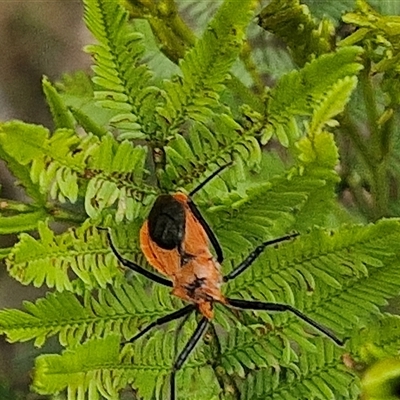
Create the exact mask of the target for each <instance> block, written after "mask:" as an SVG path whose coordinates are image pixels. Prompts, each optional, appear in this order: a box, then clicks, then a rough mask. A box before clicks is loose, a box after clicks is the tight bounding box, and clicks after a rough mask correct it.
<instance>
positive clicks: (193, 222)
mask: <svg viewBox="0 0 400 400" xmlns="http://www.w3.org/2000/svg"><path fill="white" fill-rule="evenodd" d="M194 207H195V206H194V204H193V202H192V201H191V200H190V198H189V197H188V196H186V195H185V194H183V193H176V194H174V195H162V196H160V197H159V198H158V199H157V200H156V202H155V204H154V206H153V208H152V210H151V212H150V214H149V218H148V219H147V221H146V222H145V223H144V224H143V226H142V229H141V231H140V244H141V248H142V251H143V253H144V254H145V256H146V258H147V260H148V262H149V263H150V264H151V265H152V266H153V267H155V268H156V269H157V270H158V271H160V272H161V273H162V274H164V275H167V276H169V277H170V278H171V279H172V285H173V291H172V294H174V295H176V296H178V297H180V298H181V299H183V300H186V301H190V302H192V303H194V304H196V305H197V307H198V310H199V311H200V313H201V314H203V315H204V316H205V317H207V318H208V319H211V318H212V317H213V313H212V303H213V302H220V303H225V299H224V297H223V296H222V293H221V290H220V288H221V284H222V275H221V271H220V270H221V268H220V264H219V262H218V261H217V260H215V259H214V256H213V255H212V254H211V252H210V250H209V247H208V236H207V233H206V231H205V229H204V228H203V224H204V223H205V222H203V221H204V220H200V221H199V220H198V219H197V218H196V216H195V215H194V213H193V211H192V210H193V208H194ZM219 252H220V253H221V250H219ZM221 254H222V253H221Z"/></svg>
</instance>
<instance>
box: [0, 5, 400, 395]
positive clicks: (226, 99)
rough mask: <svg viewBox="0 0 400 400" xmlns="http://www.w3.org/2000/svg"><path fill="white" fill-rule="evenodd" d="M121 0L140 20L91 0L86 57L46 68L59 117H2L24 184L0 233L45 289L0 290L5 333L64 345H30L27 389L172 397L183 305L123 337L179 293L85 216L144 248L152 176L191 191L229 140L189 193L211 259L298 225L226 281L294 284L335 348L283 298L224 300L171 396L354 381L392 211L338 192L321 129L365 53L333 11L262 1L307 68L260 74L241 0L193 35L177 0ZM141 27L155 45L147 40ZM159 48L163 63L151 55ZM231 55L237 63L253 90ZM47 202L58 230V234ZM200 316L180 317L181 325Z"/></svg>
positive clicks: (341, 108) (48, 92)
mask: <svg viewBox="0 0 400 400" xmlns="http://www.w3.org/2000/svg"><path fill="white" fill-rule="evenodd" d="M126 6H127V10H129V12H130V13H131V15H132V16H133V17H142V18H143V17H145V18H146V19H147V21H149V24H147V23H146V22H145V21H137V20H135V21H133V22H132V21H129V20H128V12H127V11H126V10H125V9H124V8H123V7H122V6H121V5H119V4H118V3H117V2H111V1H106V0H85V21H86V24H87V26H88V28H89V29H90V30H91V32H92V33H93V35H94V36H95V38H96V39H97V44H95V45H91V46H88V47H87V51H89V52H90V53H91V54H92V56H93V59H94V66H93V71H94V77H93V78H92V81H90V80H89V79H88V78H87V77H86V76H85V75H84V74H80V73H78V74H75V75H72V76H66V77H64V79H63V81H62V82H60V83H59V84H57V85H53V84H52V83H51V82H50V81H49V80H48V79H47V78H44V79H43V89H44V93H45V96H46V98H47V101H48V103H49V106H50V109H51V112H52V115H53V118H54V124H55V127H56V129H55V130H54V131H53V132H50V131H49V130H48V129H47V128H45V127H43V126H37V125H32V124H26V123H23V122H20V121H11V122H5V123H2V124H1V126H0V156H1V158H2V159H4V160H5V161H6V162H7V165H8V167H9V169H10V170H11V171H12V172H13V174H14V175H15V177H16V178H17V179H18V181H19V182H20V184H21V185H22V186H23V187H24V188H25V190H26V193H27V195H28V196H29V197H30V198H31V202H29V203H20V202H16V201H10V200H7V199H2V200H1V202H0V210H1V216H0V234H10V233H20V232H22V233H20V234H19V240H18V243H17V244H16V245H15V246H14V247H13V248H8V249H1V251H0V255H1V256H2V257H3V258H4V259H5V262H6V265H7V269H8V272H9V274H10V275H11V276H12V277H14V278H15V279H16V280H18V281H19V282H21V283H22V284H24V285H28V284H33V285H34V286H36V287H40V286H47V287H48V288H50V289H52V291H51V292H50V293H49V294H47V296H46V297H44V298H41V299H39V300H37V301H36V302H34V303H32V302H25V303H24V304H23V309H22V310H16V309H8V310H1V311H0V333H2V334H4V335H6V337H7V339H8V340H9V341H11V342H16V341H28V340H34V342H35V345H37V346H41V345H43V344H44V342H45V341H46V340H47V339H48V338H50V337H52V336H58V338H59V342H60V344H61V345H62V346H63V347H64V348H65V350H63V351H62V352H61V354H43V355H41V356H39V357H38V358H37V360H36V365H35V370H34V378H33V389H34V390H35V391H36V392H38V393H40V394H54V393H58V392H60V391H63V390H65V389H67V391H68V392H67V393H68V398H69V399H84V398H88V399H90V400H92V399H97V398H101V397H104V398H107V399H117V398H119V396H120V392H121V390H122V389H124V388H125V387H126V386H128V385H130V386H132V388H133V389H134V396H136V398H144V399H152V398H158V399H165V398H167V396H168V395H167V393H168V384H167V383H166V382H168V380H166V379H165V378H166V376H167V375H168V374H169V372H170V368H171V365H172V362H173V357H174V340H175V339H174V334H173V332H174V329H175V328H176V325H175V324H174V323H172V324H170V326H168V332H167V333H168V334H165V332H163V331H161V330H158V331H157V330H156V331H155V332H153V333H152V334H151V335H148V336H147V337H144V338H142V339H140V340H139V341H137V342H135V343H134V344H132V345H131V344H128V345H123V346H121V342H124V341H125V340H127V339H129V338H131V337H132V336H133V335H134V334H135V333H136V332H137V330H138V329H139V328H140V327H141V326H143V324H146V323H148V322H150V321H152V320H154V319H156V318H157V317H160V316H163V315H165V314H166V313H168V312H171V311H173V310H174V309H177V308H178V307H179V306H180V301H179V300H178V299H176V298H173V297H171V295H170V294H169V292H168V290H167V289H165V288H164V287H158V286H156V285H154V284H152V283H149V282H147V281H146V280H145V279H143V278H142V277H138V276H136V275H133V276H130V275H128V276H124V274H123V271H121V269H120V268H119V266H118V264H117V261H116V259H115V258H114V256H113V255H112V252H111V250H110V248H109V246H108V243H107V240H106V237H105V234H104V232H103V231H100V230H98V229H97V228H98V227H100V226H101V227H105V226H107V227H111V228H112V230H113V235H114V238H115V242H116V244H117V246H118V248H119V249H120V251H121V252H122V253H124V254H125V255H126V256H127V257H130V258H131V259H132V260H135V261H136V262H138V263H140V264H141V265H145V261H144V259H143V256H142V255H141V252H140V249H139V247H138V232H139V228H140V226H141V224H142V223H143V221H144V220H145V218H146V216H147V214H148V212H149V209H150V207H151V205H152V203H153V201H154V199H155V198H156V196H157V195H158V194H159V193H161V192H165V191H176V190H181V189H182V190H186V191H190V189H192V188H193V187H195V186H196V185H197V184H198V183H199V182H200V181H201V180H202V179H203V178H204V176H205V175H207V174H209V173H210V172H212V171H213V170H215V169H216V168H217V166H218V165H222V164H224V163H226V162H228V161H231V160H233V161H234V165H233V166H232V167H231V168H229V169H227V170H226V171H225V172H224V173H223V174H222V175H221V176H220V177H219V178H217V179H215V180H213V181H212V182H210V183H209V184H208V185H207V186H206V187H205V188H204V189H203V190H202V191H201V192H200V193H198V194H197V195H196V202H197V203H198V205H199V207H200V208H201V209H202V212H203V213H204V215H205V217H206V218H207V220H208V221H210V224H211V226H212V228H213V229H214V231H215V233H216V235H217V237H218V238H219V240H220V241H221V243H222V247H223V249H224V252H225V256H226V261H225V263H224V265H223V268H224V271H225V272H229V270H230V269H231V268H232V267H233V266H234V265H237V264H238V263H239V262H240V261H241V260H242V259H243V257H244V256H246V255H247V254H248V253H249V252H250V251H251V250H252V249H253V248H254V247H255V246H256V245H257V244H258V243H260V242H261V241H263V240H266V239H268V238H273V237H277V236H280V235H283V234H285V233H287V232H289V231H293V230H296V231H298V232H299V233H300V234H301V235H300V237H299V238H298V239H296V240H295V241H293V242H290V243H285V244H282V245H280V246H279V247H277V248H270V249H268V250H267V251H266V252H265V253H264V254H263V255H262V256H261V257H260V259H259V260H258V261H257V262H256V263H255V264H254V266H252V268H251V269H249V270H248V271H246V273H244V274H243V275H241V276H239V277H238V278H237V279H236V280H235V281H232V283H229V285H226V288H225V292H226V294H227V295H229V296H231V295H234V296H236V297H243V298H255V299H260V300H268V301H277V302H278V301H279V302H286V303H289V304H292V305H294V306H296V307H297V308H299V309H300V310H302V311H303V312H305V313H306V314H307V315H309V316H311V317H312V318H314V319H316V320H318V321H319V322H321V323H323V324H325V325H326V326H328V327H329V328H330V329H332V331H334V332H335V333H336V334H337V335H339V336H340V337H343V338H345V339H347V343H346V349H345V350H344V349H340V348H337V347H336V346H335V345H334V344H333V343H331V342H330V341H329V340H328V339H327V338H322V337H320V336H319V335H317V334H316V333H315V332H314V331H312V330H310V328H309V327H307V326H305V325H304V324H302V323H301V322H299V321H298V320H297V319H296V318H294V317H292V316H290V315H286V314H276V315H267V314H266V313H261V312H260V313H256V314H255V313H243V314H241V315H239V316H236V315H234V314H231V313H229V312H228V311H226V310H224V309H223V308H218V307H217V311H216V326H218V328H216V329H210V331H209V332H208V334H207V336H206V339H205V343H202V344H201V345H200V346H198V348H197V349H196V351H195V352H194V354H193V355H192V356H191V357H190V360H189V361H188V363H187V364H185V367H184V368H183V370H182V371H181V372H180V373H179V374H178V391H179V396H180V398H187V397H188V396H189V395H190V397H191V398H192V399H217V398H224V399H251V400H254V399H263V400H264V399H285V400H286V399H314V398H316V399H355V398H357V396H358V394H359V392H360V382H359V378H358V376H357V375H356V374H355V373H354V372H353V371H352V370H351V369H350V368H347V367H346V366H345V365H344V363H343V361H342V356H343V354H344V352H345V351H351V354H352V355H353V357H361V356H362V354H361V352H360V348H361V345H357V344H359V343H361V342H360V340H361V339H360V337H362V336H360V335H361V334H360V333H359V330H360V328H361V327H363V326H365V325H366V324H367V323H368V321H370V318H371V316H372V315H375V316H376V318H377V319H378V320H380V319H381V318H386V317H384V316H382V314H381V311H380V309H379V307H380V306H383V305H385V304H386V301H387V300H388V299H390V298H393V297H395V296H397V295H398V293H399V292H400V274H399V272H398V271H399V264H400V252H399V250H398V246H397V244H398V242H399V239H400V220H398V219H394V218H393V219H386V220H380V221H378V222H376V223H375V224H370V225H361V224H360V225H358V224H356V223H357V222H361V219H362V218H361V217H360V213H356V216H354V215H352V214H350V213H349V212H348V211H347V210H346V209H345V208H344V207H343V206H342V205H341V204H340V203H339V202H338V201H337V196H336V194H335V189H336V187H337V185H338V183H339V181H340V177H339V175H338V173H337V170H336V168H337V166H338V163H339V152H338V147H337V145H336V143H335V140H334V136H333V132H334V131H335V130H336V128H337V119H338V118H343V117H340V115H344V114H343V112H344V113H346V112H348V108H347V104H348V102H349V100H350V96H351V95H352V93H353V92H354V91H355V90H356V87H357V84H358V80H359V78H358V76H359V74H360V73H361V74H363V73H365V72H362V71H365V65H363V62H364V61H365V57H366V54H367V55H368V53H366V52H365V51H364V50H363V48H362V47H356V46H352V45H346V43H344V44H342V45H341V46H340V47H339V48H338V49H335V48H334V46H333V44H332V41H331V38H332V35H333V32H334V27H333V25H332V23H331V22H329V21H328V20H323V21H322V22H321V23H320V24H319V25H318V24H317V23H316V22H315V21H314V20H313V19H312V18H311V17H310V15H308V14H307V12H306V8H304V7H300V5H299V4H298V2H296V1H289V0H288V1H287V2H276V1H273V2H271V4H270V5H269V6H268V7H269V8H266V9H264V10H263V11H262V12H261V14H260V18H261V22H260V23H261V25H262V26H263V27H264V28H265V29H270V30H272V31H274V32H275V33H276V34H277V35H280V36H281V37H282V38H284V39H285V38H288V37H290V38H291V40H290V41H289V40H288V45H289V47H290V48H291V54H292V55H293V59H294V60H296V62H297V63H298V64H300V68H298V69H293V70H292V71H291V72H288V73H286V74H282V76H281V77H280V78H279V79H278V81H277V83H276V85H275V86H274V87H273V88H271V89H269V90H268V91H264V89H263V87H262V80H261V79H255V77H256V74H257V68H256V66H255V64H254V63H253V61H252V57H251V54H249V52H247V51H246V45H247V44H246V45H245V44H244V38H245V33H246V29H247V27H248V25H249V24H250V23H251V21H252V16H253V13H254V12H255V8H256V3H255V2H254V1H250V0H242V1H240V2H237V1H233V0H225V1H224V2H223V3H222V5H221V6H220V8H219V9H218V11H217V13H216V14H215V16H214V17H213V18H212V19H211V20H210V22H209V24H208V26H207V28H206V29H205V31H204V33H203V35H202V36H201V37H200V38H199V39H196V38H195V36H194V34H193V33H192V32H191V31H190V30H189V28H188V27H187V26H186V25H185V24H184V22H183V20H182V19H181V17H180V16H179V14H178V13H177V8H176V5H175V3H174V2H173V1H172V0H166V1H164V2H159V3H155V2H151V1H146V0H140V1H139V0H138V1H134V0H130V1H129V2H127V4H126ZM274 7H275V8H274ZM285 7H286V8H285ZM280 10H281V11H282V10H283V11H282V13H281V14H279V11H280ZM271 16H272V17H271ZM292 19H293V20H295V21H298V20H300V21H302V24H303V25H304V27H306V29H305V30H304V32H305V33H304V36H301V37H300V36H299V37H298V38H296V37H293V35H292V36H291V35H290V32H289V33H288V31H286V32H285V31H279V29H280V28H282V27H283V28H284V29H285V26H286V28H290V25H285V24H282V23H281V24H279V23H277V22H282V21H287V20H292ZM150 27H151V28H152V29H153V31H154V33H155V35H156V36H157V37H158V39H159V40H160V41H161V43H163V44H164V46H163V47H162V50H163V51H164V53H163V52H160V51H156V50H155V49H154V43H153V44H152V42H151V39H152V36H151V34H150ZM278 28H279V29H278ZM253 29H254V27H253ZM143 32H144V33H145V34H146V35H147V36H143ZM152 46H153V47H152ZM149 49H150V50H151V51H149ZM167 56H168V57H167ZM238 57H239V58H240V59H241V63H239V64H238V63H237V59H238ZM155 59H156V60H157V61H155ZM144 60H146V62H143V61H144ZM171 60H172V61H177V60H180V61H179V66H177V65H176V64H173V62H171ZM154 64H158V68H159V70H162V74H164V75H161V73H160V74H158V75H157V74H156V73H153V72H152V70H151V68H150V67H149V66H150V65H154ZM160 65H161V66H162V68H160ZM232 68H235V69H236V70H238V71H248V72H249V75H250V76H253V79H255V84H256V85H255V86H256V88H258V89H257V90H258V94H257V90H256V91H255V92H253V91H251V90H250V89H249V88H248V87H247V86H246V85H245V84H244V83H243V82H242V81H241V80H240V79H239V77H240V76H235V75H234V73H233V72H232ZM363 68H364V69H363ZM168 74H169V77H168V78H167V79H161V78H165V75H168ZM261 90H262V94H260V91H261ZM393 101H394V100H393ZM389 118H391V117H390V116H389ZM272 142H275V143H279V144H280V145H281V149H283V148H285V149H286V151H285V152H284V154H283V156H281V157H280V156H279V155H278V154H279V153H278V152H274V151H272V150H271V151H269V152H266V151H264V149H263V147H262V146H263V145H267V144H270V143H272ZM385 165H386V164H385ZM384 189H385V190H386V188H384ZM379 210H381V208H379ZM381 211H382V210H381ZM374 215H375V214H374ZM379 216H380V215H379ZM364 218H365V216H364ZM54 221H58V222H64V223H66V224H67V226H68V230H66V231H65V232H63V233H58V234H56V233H55V232H54V231H53V230H52V229H51V226H52V225H51V224H52V223H53V222H54ZM26 231H37V232H38V236H32V235H30V234H28V233H24V232H26ZM194 324H195V321H194V320H193V319H189V320H188V321H187V324H186V325H185V327H184V329H183V330H182V332H181V334H180V336H179V341H178V343H184V342H185V340H187V338H188V337H189V336H190V334H191V332H192V330H193V329H194ZM378 346H379V344H378ZM389 350H390V351H389V352H388V355H394V354H395V353H396V350H395V349H389Z"/></svg>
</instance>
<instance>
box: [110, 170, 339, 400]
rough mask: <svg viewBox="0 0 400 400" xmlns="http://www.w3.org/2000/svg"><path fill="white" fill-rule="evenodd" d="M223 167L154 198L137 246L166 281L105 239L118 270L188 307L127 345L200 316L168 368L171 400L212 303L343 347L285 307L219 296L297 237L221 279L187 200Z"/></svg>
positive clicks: (206, 230)
mask: <svg viewBox="0 0 400 400" xmlns="http://www.w3.org/2000/svg"><path fill="white" fill-rule="evenodd" d="M224 167H225V166H224ZM224 167H221V168H219V169H218V170H217V171H216V172H215V173H213V174H212V175H211V176H210V177H208V178H207V179H206V180H205V181H204V182H203V183H202V184H201V185H199V186H198V187H197V188H196V189H195V190H193V191H192V192H191V193H190V194H189V196H187V195H185V194H183V193H175V194H173V195H169V194H168V195H161V196H159V197H158V198H157V200H156V201H155V203H154V205H153V207H152V209H151V211H150V214H149V217H148V219H147V220H146V221H145V222H144V224H143V226H142V228H141V230H140V245H141V248H142V251H143V253H144V255H145V256H146V259H147V261H148V262H149V263H150V264H151V265H152V266H153V267H154V268H156V269H157V270H158V271H159V272H160V273H162V274H163V275H165V276H166V277H168V278H169V279H166V278H164V277H161V276H160V275H157V274H154V273H153V272H150V271H148V270H146V269H144V268H143V267H141V266H139V265H137V264H135V263H133V262H131V261H129V260H126V259H125V258H123V257H122V256H121V255H120V254H119V253H118V251H117V249H116V248H115V246H114V245H113V243H112V240H111V237H110V233H108V235H109V241H110V245H111V248H112V250H113V252H114V254H115V256H116V257H117V258H118V260H119V261H120V262H121V263H122V264H123V265H125V266H127V267H129V268H131V269H133V270H134V271H136V272H138V273H141V274H142V275H144V276H146V277H147V278H149V279H151V280H153V281H155V282H157V283H160V284H163V285H165V286H169V287H172V294H174V295H175V296H177V297H179V298H181V299H183V300H185V301H188V302H189V303H190V304H189V305H187V306H185V307H183V308H182V309H180V310H177V311H174V312H172V313H170V314H168V315H166V316H164V317H161V318H159V319H157V320H156V321H154V322H152V323H151V324H149V325H148V326H146V327H145V328H144V329H142V330H141V331H140V332H139V333H137V334H136V335H135V336H134V337H133V338H132V339H131V340H130V341H131V342H133V341H135V340H137V339H138V338H140V337H141V336H143V335H144V334H145V333H147V332H148V331H149V330H150V329H152V328H153V327H155V326H158V325H162V324H165V323H167V322H170V321H173V320H176V319H178V318H181V317H183V316H185V315H188V314H189V313H191V312H193V311H196V312H197V313H199V314H201V315H202V318H201V319H200V321H199V322H198V325H197V327H196V330H195V331H194V332H193V334H192V336H191V338H190V339H189V341H188V343H187V344H186V346H185V347H184V348H183V350H182V351H181V353H180V354H179V355H178V357H177V359H176V361H175V363H174V365H173V368H172V373H171V377H170V386H171V397H170V398H171V400H175V398H176V391H175V374H176V372H177V371H178V370H179V369H180V368H181V367H182V365H183V363H184V362H185V361H186V359H187V358H188V356H189V355H190V353H191V352H192V350H193V349H194V347H195V346H196V344H197V343H198V341H199V340H200V339H201V337H202V336H203V334H204V333H205V331H206V330H207V327H208V325H209V323H210V321H211V320H212V318H213V316H214V313H213V305H214V304H215V303H221V304H223V305H225V306H227V307H232V308H238V309H244V310H246V309H248V310H265V311H288V312H291V313H292V314H295V315H296V316H297V317H299V318H300V319H302V320H303V321H305V322H307V323H308V324H310V325H311V326H313V327H314V328H315V329H317V330H318V331H320V332H322V333H324V334H325V335H327V336H328V337H330V338H331V339H332V340H333V341H334V342H335V343H336V344H338V345H342V344H343V343H342V341H341V340H339V339H338V338H336V337H335V336H334V335H333V334H332V333H331V332H330V331H329V330H328V329H327V328H325V327H324V326H322V325H320V324H319V323H318V322H316V321H314V320H312V319H311V318H309V317H308V316H306V315H305V314H303V313H302V312H301V311H299V310H297V309H296V308H294V307H292V306H290V305H288V304H281V303H269V302H260V301H253V300H242V299H231V298H227V297H224V296H223V294H222V293H221V285H222V284H223V283H224V282H228V281H229V280H232V279H234V278H236V277H237V276H238V275H240V274H241V273H243V272H244V271H245V270H246V269H247V268H249V267H250V266H251V264H252V263H253V262H254V260H256V259H257V257H258V256H259V255H260V254H261V253H262V252H263V251H264V249H265V248H266V247H267V246H270V245H273V244H276V243H279V242H282V241H286V240H289V239H291V238H293V237H295V236H297V234H291V235H286V236H284V237H281V238H278V239H274V240H269V241H266V242H263V243H261V244H260V245H259V246H257V247H256V248H255V249H254V250H253V251H252V252H251V253H250V254H249V255H248V256H247V257H246V258H245V259H244V260H243V261H242V262H241V263H240V264H239V265H238V266H237V267H236V268H234V269H233V270H232V271H231V272H230V273H229V274H228V275H225V276H223V275H222V274H221V266H220V264H221V263H222V261H223V253H222V249H221V246H220V245H219V242H218V240H217V238H216V237H215V235H214V233H213V231H212V230H211V228H210V227H209V225H208V224H207V222H206V221H205V220H204V218H203V217H202V215H201V213H200V212H199V210H198V209H197V207H196V205H195V204H194V203H193V201H192V200H191V195H193V194H194V193H195V192H197V191H198V190H199V189H200V188H202V187H203V186H204V185H205V184H206V183H207V182H208V181H209V180H210V179H212V178H213V177H214V176H215V175H216V174H218V173H219V172H220V171H221V170H222V169H223V168H224ZM209 242H211V244H212V245H213V247H214V250H215V253H216V257H214V256H213V255H212V253H211V252H210V249H209Z"/></svg>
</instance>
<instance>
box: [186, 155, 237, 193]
mask: <svg viewBox="0 0 400 400" xmlns="http://www.w3.org/2000/svg"><path fill="white" fill-rule="evenodd" d="M232 164H233V161H230V162H229V163H227V164H224V165H222V166H221V167H219V168H218V169H217V170H215V171H214V172H213V173H212V174H211V175H210V176H208V177H207V178H206V179H205V180H204V181H203V182H201V183H200V184H199V185H198V186H196V187H195V188H194V189H193V190H192V191H191V192H190V193H189V197H192V196H193V195H194V194H195V193H197V192H198V191H199V190H200V189H202V188H203V187H204V186H205V185H207V183H208V182H210V181H211V179H213V178H214V177H215V176H217V175H218V174H219V173H220V172H221V171H223V170H224V169H225V168H226V167H229V166H230V165H232Z"/></svg>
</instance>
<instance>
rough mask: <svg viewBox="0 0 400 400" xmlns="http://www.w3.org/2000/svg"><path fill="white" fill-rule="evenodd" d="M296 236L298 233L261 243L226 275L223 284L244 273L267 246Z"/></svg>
mask: <svg viewBox="0 0 400 400" xmlns="http://www.w3.org/2000/svg"><path fill="white" fill-rule="evenodd" d="M296 236H299V234H298V233H292V234H290V235H286V236H283V237H280V238H278V239H273V240H268V241H266V242H264V243H261V244H260V245H259V246H257V247H256V248H255V249H254V250H253V251H252V252H251V253H250V254H249V255H248V256H247V257H246V258H245V259H244V260H243V261H242V262H241V263H240V264H239V265H238V266H237V267H236V268H235V269H234V270H233V271H231V272H230V273H229V274H228V275H225V276H224V282H228V281H230V280H231V279H234V278H236V277H237V276H238V275H240V274H241V273H242V272H244V271H246V269H247V268H249V267H250V265H251V264H253V262H254V261H255V260H256V259H257V258H258V257H259V256H260V254H261V253H262V252H263V251H264V249H265V248H266V247H267V246H271V245H273V244H276V243H280V242H284V241H285V240H289V239H292V238H294V237H296Z"/></svg>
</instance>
